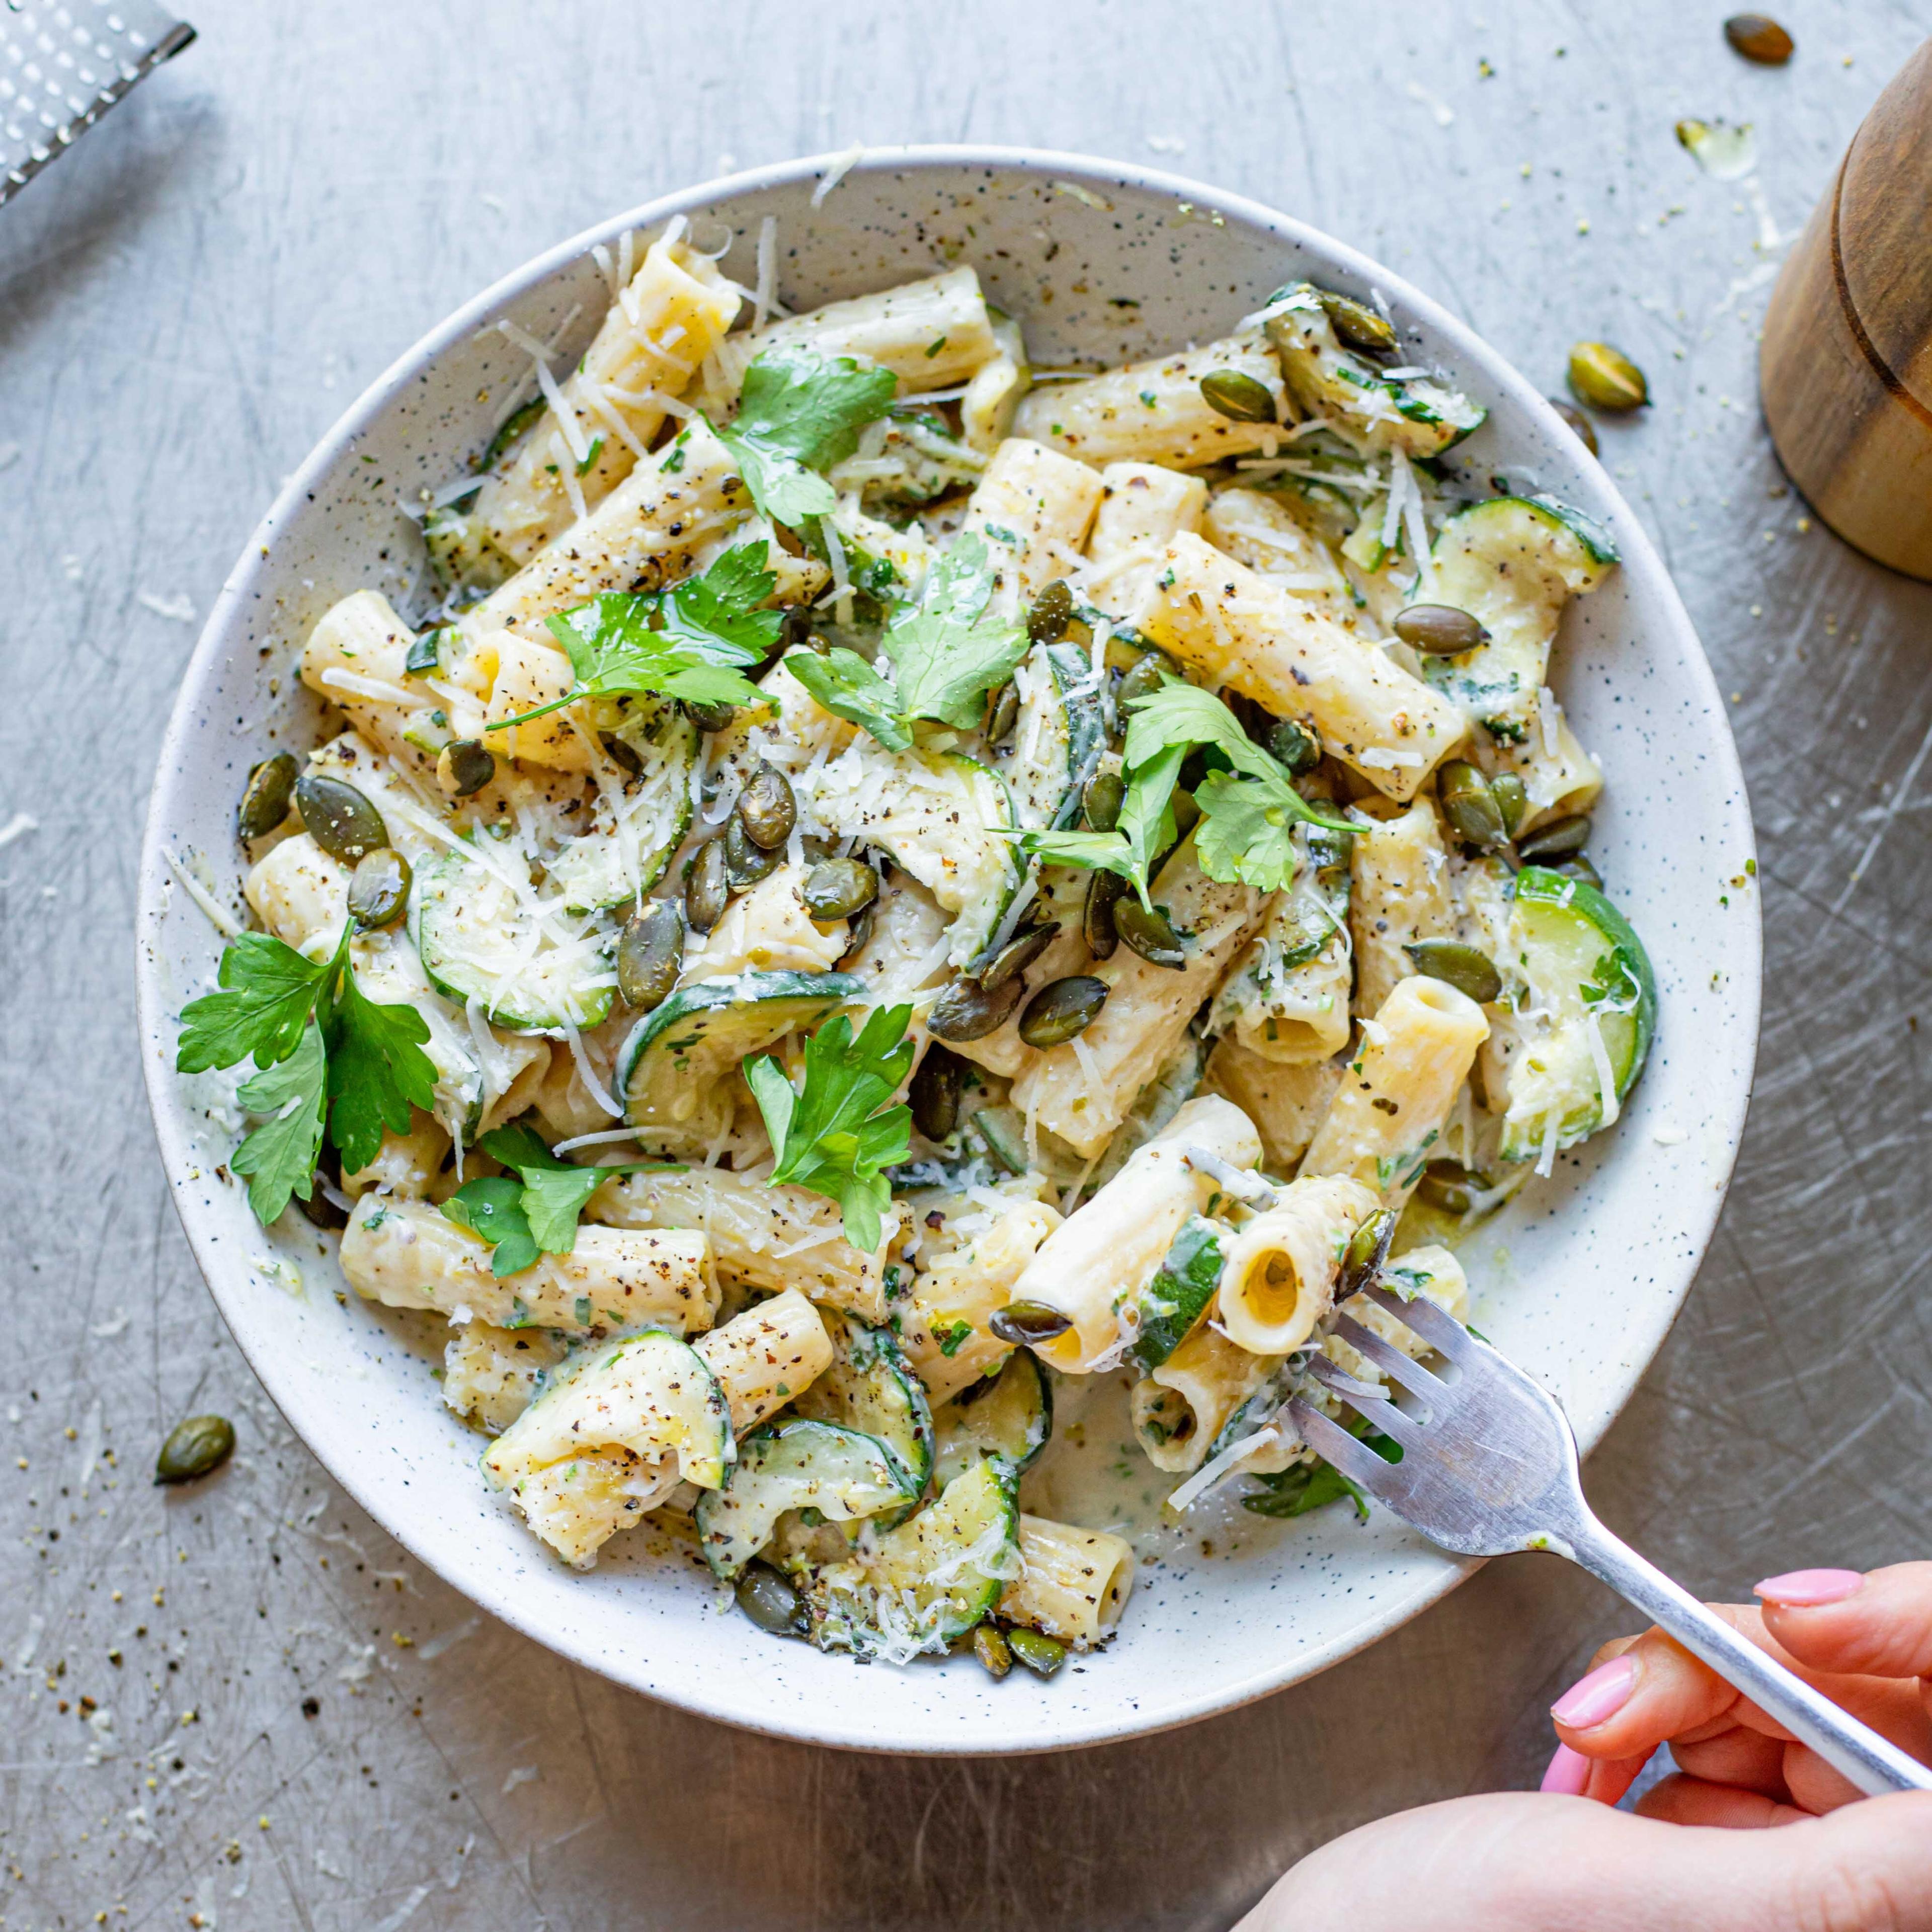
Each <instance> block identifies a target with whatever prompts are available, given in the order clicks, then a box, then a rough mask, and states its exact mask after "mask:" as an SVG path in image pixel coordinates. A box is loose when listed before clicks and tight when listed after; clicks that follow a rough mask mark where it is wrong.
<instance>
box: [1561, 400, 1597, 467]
mask: <svg viewBox="0 0 1932 1932" xmlns="http://www.w3.org/2000/svg"><path fill="white" fill-rule="evenodd" d="M1550 407H1551V408H1552V409H1553V410H1555V411H1556V413H1557V414H1558V415H1559V416H1561V417H1562V419H1563V420H1564V422H1565V423H1566V424H1568V425H1569V427H1570V428H1571V430H1573V431H1574V432H1575V434H1576V437H1577V441H1578V442H1580V443H1582V445H1583V447H1584V448H1585V449H1587V450H1588V451H1589V452H1590V454H1591V455H1592V456H1598V455H1601V454H1602V453H1603V452H1601V450H1599V449H1598V447H1597V425H1595V423H1593V422H1592V421H1591V420H1590V419H1589V417H1588V416H1586V415H1585V414H1584V413H1583V411H1582V410H1580V409H1579V408H1578V407H1577V405H1576V404H1574V403H1572V402H1566V401H1565V400H1564V398H1562V397H1561V396H1552V397H1551V398H1550Z"/></svg>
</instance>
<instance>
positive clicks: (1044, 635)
mask: <svg viewBox="0 0 1932 1932" xmlns="http://www.w3.org/2000/svg"><path fill="white" fill-rule="evenodd" d="M1072 622H1073V591H1072V590H1071V589H1070V588H1069V587H1068V585H1067V580H1066V578H1065V577H1055V579H1054V580H1053V581H1052V583H1049V585H1048V586H1046V589H1044V590H1043V591H1042V592H1040V595H1038V596H1037V597H1036V598H1034V600H1033V608H1032V609H1031V610H1029V611H1028V613H1027V635H1028V637H1030V638H1031V640H1033V642H1034V643H1037V644H1057V643H1059V641H1060V640H1061V638H1062V637H1065V636H1066V634H1067V625H1070V623H1072Z"/></svg>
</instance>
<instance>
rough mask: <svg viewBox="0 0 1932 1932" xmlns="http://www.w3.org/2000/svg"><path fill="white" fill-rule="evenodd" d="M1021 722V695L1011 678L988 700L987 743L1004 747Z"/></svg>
mask: <svg viewBox="0 0 1932 1932" xmlns="http://www.w3.org/2000/svg"><path fill="white" fill-rule="evenodd" d="M1019 721H1020V694H1019V691H1018V689H1017V688H1016V687H1015V685H1014V683H1013V679H1011V678H1008V679H1007V681H1006V682H1005V683H1004V684H1003V685H1001V686H1000V688H999V689H998V691H995V692H994V693H993V694H992V696H991V697H989V698H988V699H987V700H986V742H987V743H988V744H989V745H1003V744H1004V743H1005V742H1006V741H1007V739H1009V738H1010V737H1011V736H1013V727H1014V726H1015V725H1016V724H1018V723H1019Z"/></svg>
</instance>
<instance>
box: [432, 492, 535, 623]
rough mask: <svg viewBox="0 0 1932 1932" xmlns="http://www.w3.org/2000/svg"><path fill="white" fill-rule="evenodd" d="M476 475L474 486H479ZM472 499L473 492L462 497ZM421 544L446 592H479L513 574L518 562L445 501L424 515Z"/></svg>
mask: <svg viewBox="0 0 1932 1932" xmlns="http://www.w3.org/2000/svg"><path fill="white" fill-rule="evenodd" d="M477 487H478V489H479V490H480V489H481V487H483V486H482V483H481V479H480V478H479V479H478V483H477ZM463 500H464V501H465V502H468V503H472V504H473V503H474V502H475V498H474V497H473V496H472V497H469V498H466V499H463ZM422 534H423V547H424V549H425V550H428V553H429V567H430V570H431V573H432V574H434V577H435V578H436V580H437V586H438V587H439V588H440V589H442V590H443V592H444V593H445V595H452V596H453V595H458V594H459V593H460V592H465V591H469V592H474V593H475V594H477V595H481V594H482V593H483V592H485V591H489V590H494V589H496V586H498V585H499V584H500V583H507V582H508V580H509V579H510V578H511V577H513V576H514V575H515V574H516V569H517V566H516V565H514V563H512V562H511V561H510V559H508V557H507V556H505V555H504V554H503V553H502V551H501V550H499V549H498V548H497V547H496V545H495V544H493V543H492V542H491V541H490V538H489V535H488V533H487V532H486V531H485V530H484V527H483V526H482V523H481V522H480V521H479V520H478V518H477V517H475V516H474V515H472V514H470V512H469V511H468V510H467V509H465V508H460V507H459V506H458V505H457V504H455V503H446V504H445V505H443V506H442V507H441V508H439V509H434V510H432V511H430V513H429V514H428V516H426V517H425V518H424V519H423V526H422Z"/></svg>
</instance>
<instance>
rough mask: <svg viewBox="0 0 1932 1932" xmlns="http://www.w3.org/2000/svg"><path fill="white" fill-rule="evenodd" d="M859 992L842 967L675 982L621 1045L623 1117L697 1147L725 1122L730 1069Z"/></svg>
mask: <svg viewBox="0 0 1932 1932" xmlns="http://www.w3.org/2000/svg"><path fill="white" fill-rule="evenodd" d="M864 997H865V985H864V983H863V982H862V981H861V980H855V979H853V977H851V975H850V974H846V973H739V974H734V975H733V977H730V978H729V979H725V980H698V981H697V983H695V984H694V985H692V986H680V987H679V989H677V991H676V992H674V993H673V994H672V995H671V996H670V998H669V999H667V1000H666V1001H664V1004H662V1005H661V1006H660V1007H657V1008H656V1009H655V1010H654V1011H652V1012H651V1013H647V1014H646V1015H645V1016H644V1017H643V1019H640V1021H639V1022H637V1025H636V1026H635V1027H634V1028H632V1029H631V1033H630V1035H629V1037H628V1038H627V1039H626V1040H625V1042H624V1044H623V1046H622V1048H620V1049H619V1052H618V1055H617V1069H616V1079H617V1091H618V1092H619V1095H620V1096H621V1097H622V1100H623V1102H624V1108H625V1118H627V1119H628V1121H629V1122H630V1123H631V1125H632V1126H633V1127H635V1128H636V1129H637V1131H638V1133H639V1135H640V1137H641V1138H643V1139H645V1140H646V1142H647V1143H648V1144H649V1145H651V1146H652V1147H653V1148H659V1149H667V1150H669V1151H674V1152H678V1153H691V1152H694V1151H696V1152H701V1151H703V1149H704V1148H706V1147H707V1146H709V1144H710V1143H711V1142H712V1141H714V1140H715V1139H717V1137H718V1135H719V1134H720V1133H722V1132H723V1131H724V1129H725V1128H726V1127H729V1126H730V1121H731V1113H732V1097H731V1094H730V1090H729V1088H727V1086H726V1085H725V1084H724V1080H725V1076H727V1075H729V1074H730V1073H732V1072H733V1070H734V1069H736V1067H737V1066H738V1065H739V1063H740V1062H741V1061H744V1060H745V1059H747V1058H749V1056H750V1055H752V1054H754V1053H762V1052H763V1051H764V1050H765V1049H766V1047H768V1046H771V1045H772V1043H773V1042H774V1041H775V1040H781V1039H783V1038H784V1036H785V1035H786V1034H788V1033H790V1031H792V1030H793V1028H796V1027H800V1026H805V1025H809V1024H810V1023H811V1022H812V1021H813V1020H815V1019H819V1018H820V1017H821V1016H823V1015H824V1014H826V1013H829V1011H830V1010H832V1007H835V1006H838V1005H839V1004H841V1003H842V1002H844V1001H848V1000H859V999H862V998H864Z"/></svg>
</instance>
